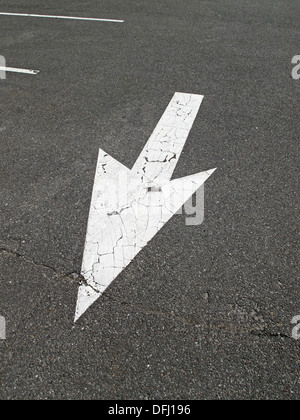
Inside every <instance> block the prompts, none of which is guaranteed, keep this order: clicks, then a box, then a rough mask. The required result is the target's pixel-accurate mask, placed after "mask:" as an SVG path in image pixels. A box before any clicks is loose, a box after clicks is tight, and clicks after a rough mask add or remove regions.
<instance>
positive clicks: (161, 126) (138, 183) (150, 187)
mask: <svg viewBox="0 0 300 420" xmlns="http://www.w3.org/2000/svg"><path fill="white" fill-rule="evenodd" d="M202 100H203V96H200V95H189V94H185V93H176V94H175V95H174V97H173V99H172V101H171V103H170V105H169V106H168V108H167V109H166V111H165V113H164V115H163V116H162V118H161V120H160V121H159V123H158V125H157V127H156V129H155V130H154V132H153V134H152V136H151V137H150V139H149V141H148V143H147V145H146V147H145V148H144V150H143V152H142V153H141V155H140V157H139V158H138V160H137V162H136V164H135V165H134V167H133V169H132V170H131V171H130V170H129V169H127V168H126V167H125V166H123V165H122V164H121V163H120V162H118V161H116V160H115V159H113V158H112V157H111V156H109V155H108V154H107V153H105V152H103V151H102V150H100V152H99V158H98V164H97V171H96V176H95V182H94V189H93V194H92V201H91V209H90V215H89V221H88V228H87V235H86V242H85V249H84V256H83V262H82V269H81V274H82V276H83V277H84V283H83V284H82V285H81V286H80V288H79V292H78V298H77V306H76V313H75V321H77V320H78V319H79V318H80V317H81V315H83V313H84V312H85V311H86V310H87V309H88V308H89V307H90V306H91V305H92V304H93V303H94V302H95V301H96V300H97V299H98V298H99V297H100V296H101V295H102V294H103V293H104V291H105V290H106V289H107V288H108V287H109V285H110V284H111V283H112V282H113V280H114V279H115V278H116V277H117V276H118V275H119V274H120V273H121V272H122V271H123V270H124V269H125V268H126V267H127V266H128V265H129V264H130V262H131V261H132V260H133V259H134V258H135V257H136V255H137V254H138V253H139V252H140V251H141V250H142V249H143V248H144V247H145V246H146V245H147V243H148V242H149V241H150V240H151V239H152V238H153V237H154V236H155V235H156V234H157V233H158V231H159V230H160V229H161V228H162V227H163V226H164V225H165V224H166V223H167V222H168V221H169V220H170V219H171V218H172V217H173V215H174V214H176V213H177V212H178V210H179V209H180V208H181V207H182V206H183V205H184V204H185V203H186V202H187V201H188V200H189V199H190V198H191V197H192V195H193V194H194V193H195V192H196V191H197V190H198V189H199V188H200V187H201V186H202V185H203V184H204V183H205V181H206V180H207V179H208V178H209V177H210V176H211V175H212V173H213V172H214V170H211V171H207V172H201V173H198V174H196V175H191V176H188V177H185V178H181V179H175V180H173V181H170V179H171V177H172V174H173V171H174V169H175V166H176V164H177V162H178V159H179V156H180V154H181V152H182V149H183V147H184V144H185V142H186V139H187V138H188V135H189V132H190V130H191V128H192V125H193V123H194V120H195V118H196V116H197V113H198V111H199V108H200V105H201V103H202Z"/></svg>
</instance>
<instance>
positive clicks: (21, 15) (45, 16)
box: [0, 12, 125, 23]
mask: <svg viewBox="0 0 300 420" xmlns="http://www.w3.org/2000/svg"><path fill="white" fill-rule="evenodd" d="M0 15H1V16H19V17H34V18H48V19H69V20H87V21H95V22H111V23H124V22H125V21H124V20H118V19H100V18H85V17H76V16H52V15H35V14H27V13H5V12H0Z"/></svg>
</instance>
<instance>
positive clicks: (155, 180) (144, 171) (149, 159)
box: [132, 93, 204, 185]
mask: <svg viewBox="0 0 300 420" xmlns="http://www.w3.org/2000/svg"><path fill="white" fill-rule="evenodd" d="M203 98H204V97H203V96H202V95H192V94H186V93H175V95H174V97H173V98H172V100H171V102H170V104H169V106H168V107H167V109H166V111H165V112H164V114H163V116H162V117H161V119H160V121H159V123H158V125H157V127H156V128H155V130H154V132H153V134H152V135H151V137H150V139H149V141H148V142H147V144H146V146H145V148H144V150H143V151H142V153H141V155H140V157H139V158H138V160H137V161H136V163H135V165H134V167H133V169H132V173H133V174H134V175H137V176H138V177H140V178H141V179H142V182H143V183H144V184H149V185H151V184H160V183H162V182H165V181H170V179H171V177H172V175H173V172H174V170H175V167H176V165H177V163H178V160H179V158H180V155H181V152H182V150H183V147H184V145H185V143H186V140H187V138H188V136H189V133H190V131H191V129H192V126H193V124H194V121H195V118H196V116H197V114H198V112H199V109H200V106H201V103H202V101H203Z"/></svg>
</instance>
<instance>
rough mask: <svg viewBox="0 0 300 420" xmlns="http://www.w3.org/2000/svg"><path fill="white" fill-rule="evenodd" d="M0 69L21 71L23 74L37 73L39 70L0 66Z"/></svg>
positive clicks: (14, 71)
mask: <svg viewBox="0 0 300 420" xmlns="http://www.w3.org/2000/svg"><path fill="white" fill-rule="evenodd" d="M0 71H6V72H7V71H8V72H11V73H23V74H38V73H39V70H27V69H16V68H13V67H2V66H0Z"/></svg>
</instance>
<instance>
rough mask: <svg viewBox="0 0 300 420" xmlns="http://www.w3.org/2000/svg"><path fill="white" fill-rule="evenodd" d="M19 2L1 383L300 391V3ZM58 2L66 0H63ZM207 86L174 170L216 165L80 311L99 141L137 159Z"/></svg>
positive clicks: (294, 394)
mask: <svg viewBox="0 0 300 420" xmlns="http://www.w3.org/2000/svg"><path fill="white" fill-rule="evenodd" d="M38 3H39V4H37V2H35V1H33V0H18V1H16V2H14V3H13V4H12V5H10V4H9V2H7V1H4V0H0V12H15V13H38V14H55V15H70V16H86V17H104V18H113V19H124V20H125V23H124V24H112V23H100V22H87V21H62V20H50V19H34V18H23V17H5V16H0V33H1V37H0V55H2V56H4V57H5V58H6V61H7V66H10V67H22V68H28V69H38V70H40V73H39V75H37V76H31V75H22V74H13V73H7V79H6V80H0V98H1V101H0V190H1V201H0V226H1V228H0V286H1V293H0V315H1V316H4V317H5V318H6V321H7V339H6V340H1V341H0V386H1V387H0V398H1V399H191V400H193V399H287V400H289V399H299V397H300V387H299V363H300V357H299V345H300V341H296V340H295V339H293V338H292V328H293V327H292V325H291V320H292V318H293V317H294V316H295V315H300V305H299V294H300V283H299V268H298V261H299V239H298V237H299V228H298V226H299V198H298V191H299V175H298V168H299V143H298V142H299V94H300V80H298V81H296V80H293V79H292V77H291V71H292V67H293V66H292V64H291V61H292V57H293V56H295V55H300V49H299V38H300V28H299V13H300V4H299V1H298V0H289V1H288V2H287V1H286V0H263V1H261V0H260V1H258V0H240V1H238V0H223V1H218V0H210V1H202V0H189V1H188V2H186V1H182V0H164V1H162V0H151V1H148V0H138V1H137V0H129V1H126V2H125V1H123V0H114V1H111V0H104V1H96V0H90V1H84V2H79V1H70V0H64V1H57V0H54V1H52V2H38ZM46 3H47V5H46ZM175 92H188V93H195V94H202V95H205V100H204V102H203V105H202V107H201V110H200V113H199V116H198V118H197V119H196V122H195V125H194V127H193V129H192V132H191V134H190V137H189V139H188V142H187V144H186V147H185V149H184V151H183V154H182V157H181V159H180V162H179V164H178V166H177V168H176V173H175V177H176V178H177V177H183V176H187V175H190V174H192V173H196V172H199V171H203V170H208V169H211V168H214V167H217V168H218V170H217V172H215V173H214V175H213V176H212V177H211V179H209V181H208V182H207V183H206V201H205V206H206V215H205V217H206V219H205V222H204V224H202V225H201V226H193V227H187V226H185V219H184V217H183V216H176V217H174V218H173V219H172V220H171V221H170V222H169V223H168V224H167V225H166V226H165V227H164V228H163V229H162V231H161V232H159V233H158V234H157V235H156V237H155V238H154V240H153V241H152V242H151V243H150V244H149V245H148V246H147V247H145V248H144V249H143V251H142V252H141V254H139V255H138V256H137V257H136V259H135V260H134V262H133V263H132V264H131V265H130V266H129V267H128V268H127V269H126V270H125V271H124V272H123V273H122V274H121V275H120V276H119V277H118V278H117V279H116V280H115V282H114V283H113V284H112V285H111V287H110V288H109V289H108V291H107V292H106V293H105V295H104V296H103V297H102V298H101V299H99V300H98V301H97V302H96V303H95V304H94V305H93V306H92V307H91V308H90V309H89V310H88V311H87V312H86V314H84V316H83V317H82V318H81V319H80V321H79V322H78V323H77V324H74V323H73V317H74V311H75V304H76V297H77V290H78V285H79V282H80V277H79V273H80V268H81V262H82V253H83V248H84V241H85V234H86V227H87V220H88V213H89V206H90V200H91V194H92V188H93V181H94V172H95V168H96V163H97V154H98V149H99V147H101V148H102V149H103V150H105V151H106V152H107V153H109V154H110V155H112V156H113V157H114V158H115V159H117V160H119V161H120V162H122V163H123V164H124V165H126V166H128V167H132V166H133V164H134V163H135V161H136V159H137V157H138V156H139V154H140V152H141V151H142V149H143V147H144V145H145V143H146V142H147V140H148V138H149V136H150V134H151V133H152V131H153V129H154V128H155V126H156V124H157V122H158V120H159V118H160V116H161V115H162V113H163V112H164V110H165V108H166V106H167V105H168V103H169V101H170V99H171V98H172V96H173V94H174V93H175Z"/></svg>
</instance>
